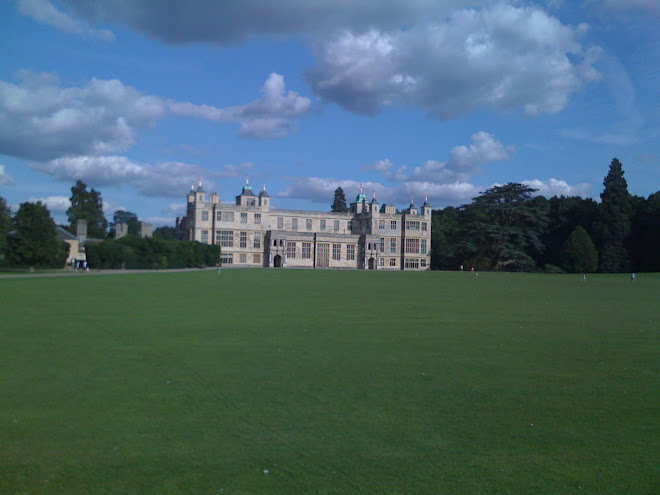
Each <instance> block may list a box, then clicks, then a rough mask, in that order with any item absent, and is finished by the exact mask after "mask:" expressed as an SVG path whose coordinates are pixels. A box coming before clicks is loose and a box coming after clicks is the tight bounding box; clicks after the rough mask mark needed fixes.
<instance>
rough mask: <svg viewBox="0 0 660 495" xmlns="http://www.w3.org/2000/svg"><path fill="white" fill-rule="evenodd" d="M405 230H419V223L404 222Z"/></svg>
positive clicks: (415, 221)
mask: <svg viewBox="0 0 660 495" xmlns="http://www.w3.org/2000/svg"><path fill="white" fill-rule="evenodd" d="M406 230H419V222H418V221H417V220H406Z"/></svg>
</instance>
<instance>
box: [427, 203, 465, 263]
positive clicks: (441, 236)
mask: <svg viewBox="0 0 660 495" xmlns="http://www.w3.org/2000/svg"><path fill="white" fill-rule="evenodd" d="M461 214H462V212H461V211H460V210H458V209H456V208H454V207H451V206H447V207H446V208H444V209H442V210H434V211H433V214H432V215H431V269H432V270H453V269H456V268H458V266H460V265H461V262H460V261H458V260H456V259H455V254H456V253H455V251H456V237H457V234H458V232H459V228H460V223H459V219H460V215H461Z"/></svg>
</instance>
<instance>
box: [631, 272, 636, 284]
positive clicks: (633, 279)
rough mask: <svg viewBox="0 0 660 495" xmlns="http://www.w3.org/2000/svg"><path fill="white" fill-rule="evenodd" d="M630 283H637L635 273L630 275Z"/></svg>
mask: <svg viewBox="0 0 660 495" xmlns="http://www.w3.org/2000/svg"><path fill="white" fill-rule="evenodd" d="M630 282H631V283H633V282H635V273H634V272H633V273H631V274H630Z"/></svg>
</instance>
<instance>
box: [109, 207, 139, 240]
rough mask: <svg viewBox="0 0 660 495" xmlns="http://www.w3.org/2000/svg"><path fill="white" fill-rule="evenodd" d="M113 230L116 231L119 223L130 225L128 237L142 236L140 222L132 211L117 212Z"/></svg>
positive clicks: (113, 218) (114, 217)
mask: <svg viewBox="0 0 660 495" xmlns="http://www.w3.org/2000/svg"><path fill="white" fill-rule="evenodd" d="M112 220H113V222H112V228H113V229H116V228H117V224H118V223H125V224H127V225H128V235H140V220H139V219H138V216H137V215H136V214H135V213H133V212H132V211H124V210H117V211H115V214H114V216H113V217H112Z"/></svg>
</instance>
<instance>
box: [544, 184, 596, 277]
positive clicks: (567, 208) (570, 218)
mask: <svg viewBox="0 0 660 495" xmlns="http://www.w3.org/2000/svg"><path fill="white" fill-rule="evenodd" d="M549 204H550V208H549V213H548V217H549V222H548V227H547V228H546V229H545V232H544V234H543V236H542V237H541V241H543V244H544V245H545V253H544V257H543V264H551V265H557V266H559V265H561V264H562V257H561V255H562V249H563V246H564V243H565V242H566V240H567V239H568V237H569V236H570V235H571V233H572V232H573V231H574V230H575V228H576V227H577V226H578V225H581V226H582V227H583V228H584V230H585V231H586V232H587V234H589V237H590V238H591V239H595V238H596V237H595V232H596V230H595V224H596V221H597V220H598V215H599V214H600V210H599V205H598V203H596V202H595V201H594V200H593V199H591V198H586V199H585V198H580V197H578V196H573V197H565V196H561V197H557V196H554V197H553V198H551V199H550V201H549Z"/></svg>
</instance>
